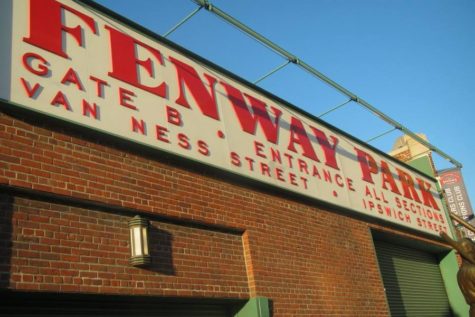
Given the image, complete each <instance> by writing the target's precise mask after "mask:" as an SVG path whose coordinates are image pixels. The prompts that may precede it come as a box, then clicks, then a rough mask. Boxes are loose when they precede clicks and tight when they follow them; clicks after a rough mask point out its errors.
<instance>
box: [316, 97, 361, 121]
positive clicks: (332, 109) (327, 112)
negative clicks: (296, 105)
mask: <svg viewBox="0 0 475 317" xmlns="http://www.w3.org/2000/svg"><path fill="white" fill-rule="evenodd" d="M351 101H353V100H351V99H350V100H347V101H345V102H344V103H342V104H340V105H338V106H336V107H333V108H331V109H330V110H327V111H325V112H324V113H321V114H319V115H318V116H317V117H319V118H321V117H323V116H325V115H327V114H329V113H330V112H333V111H335V110H337V109H340V108H341V107H343V106H344V105H346V104H348V103H349V102H351Z"/></svg>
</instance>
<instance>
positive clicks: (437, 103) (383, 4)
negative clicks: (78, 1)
mask: <svg viewBox="0 0 475 317" xmlns="http://www.w3.org/2000/svg"><path fill="white" fill-rule="evenodd" d="M97 2H99V3H100V4H102V5H104V6H106V7H108V8H110V9H112V10H113V11H116V12H118V13H119V14H121V15H124V16H126V17H127V18H129V19H131V20H133V21H135V22H137V23H139V24H141V25H143V26H145V27H146V28H148V29H150V30H152V31H154V32H156V33H158V34H162V35H163V34H164V33H166V32H167V31H168V30H170V29H171V28H172V27H173V26H174V25H175V24H176V23H178V22H179V21H180V20H181V19H182V18H183V17H185V16H187V15H188V14H189V13H190V12H192V11H193V10H194V9H196V8H197V6H196V5H195V4H194V3H193V2H192V1H191V0H134V1H133V2H131V1H126V0H98V1H97ZM210 2H211V3H212V4H213V5H215V6H217V7H218V8H220V9H221V10H223V11H225V12H227V13H228V14H230V15H232V16H233V17H235V18H237V19H238V20H240V21H241V22H243V23H245V24H246V25H248V26H250V27H251V28H253V29H254V30H256V31H257V32H259V33H261V34H262V35H264V36H266V37H267V38H269V39H271V40H272V41H274V42H275V43H277V44H279V45H280V46H281V47H284V48H285V49H286V50H287V51H289V52H291V53H293V54H294V55H296V56H298V57H299V58H300V59H302V60H303V61H305V62H306V63H308V64H310V65H312V66H313V67H315V68H316V69H318V70H319V71H321V72H323V73H324V74H325V75H327V76H328V77H330V78H331V79H333V80H334V81H336V82H337V83H339V84H341V85H343V86H344V87H345V88H347V89H348V90H350V91H352V92H353V93H355V94H356V95H358V96H359V97H361V98H363V99H365V100H366V101H368V102H369V103H371V104H372V105H374V106H376V107H377V108H378V109H379V110H381V111H383V112H384V113H386V114H387V115H389V116H390V117H392V118H393V119H395V120H396V121H399V122H400V123H402V124H403V125H404V126H406V127H408V128H409V129H411V130H412V131H414V132H420V133H424V134H426V135H427V137H428V138H429V141H430V142H431V143H432V144H434V145H435V146H437V147H438V148H440V149H441V150H443V151H444V152H446V153H447V154H449V155H451V156H452V157H454V158H455V159H456V160H458V161H459V162H461V163H462V164H463V166H464V167H463V169H462V171H463V175H464V178H465V184H466V186H467V189H468V192H469V196H470V199H471V202H472V206H473V204H475V160H474V159H473V156H474V154H475V133H474V131H475V128H474V126H475V120H474V117H475V1H473V0H411V1H409V0H359V1H351V0H300V1H283V0H239V1H229V0H227V1H226V0H210ZM132 4H133V5H132ZM168 38H169V39H170V40H172V41H174V42H176V43H178V44H179V45H181V46H183V47H185V48H187V49H189V50H191V51H193V52H195V53H197V54H198V55H201V56H203V57H204V58H206V59H209V60H211V61H212V62H214V63H216V64H218V65H220V66H222V67H224V68H226V69H228V70H230V71H232V72H234V73H236V74H238V75H239V76H241V77H244V78H245V79H247V80H249V81H254V80H256V79H258V78H260V77H261V76H262V75H264V74H266V73H267V72H269V71H270V70H272V69H274V68H275V67H277V66H279V65H281V64H282V63H284V62H285V60H284V59H282V58H281V57H280V56H278V55H277V54H275V53H273V52H272V51H270V50H269V49H267V48H265V47H264V46H262V45H261V44H259V43H257V42H256V41H255V40H253V39H251V38H249V37H248V36H247V35H245V34H244V33H242V32H240V31H239V30H237V29H236V28H234V27H232V26H230V25H229V24H227V23H226V22H224V21H223V20H221V19H219V18H218V17H216V16H214V15H212V14H211V13H209V12H207V11H206V10H201V11H200V12H199V13H198V14H196V15H195V16H194V17H193V18H192V19H191V20H189V21H188V22H187V23H186V24H185V25H183V26H182V27H180V28H179V29H178V30H177V31H175V32H174V33H172V34H171V35H170V36H169V37H168ZM259 86H261V87H263V88H264V89H266V90H269V91H270V92H272V93H274V94H276V95H278V96H279V97H282V98H284V99H286V100H288V101H289V102H291V103H293V104H294V105H296V106H298V107H300V108H302V109H304V110H305V111H307V112H309V113H312V114H314V115H319V114H321V113H323V112H325V111H326V110H328V109H331V108H333V107H334V106H336V105H338V104H341V103H342V102H344V101H346V100H347V99H348V98H347V97H345V96H344V95H341V94H340V93H338V92H337V91H336V90H334V89H333V88H331V87H329V86H328V85H326V84H324V83H322V82H321V81H319V80H318V79H315V78H314V77H312V76H310V75H309V74H308V73H306V72H304V71H302V70H301V69H298V68H297V67H296V66H295V65H292V64H291V65H288V66H286V67H285V68H284V69H282V70H280V71H279V72H278V73H276V74H275V75H273V76H272V77H269V78H267V79H265V80H264V81H262V82H260V83H259ZM323 119H324V120H326V121H328V122H329V123H331V124H333V125H335V126H336V127H338V128H340V129H342V130H344V131H346V132H348V133H350V134H352V135H355V136H356V137H358V138H360V139H362V140H368V139H370V138H372V137H374V136H377V135H379V134H380V133H383V132H385V131H387V130H389V129H390V128H391V127H390V126H389V125H387V124H386V123H384V122H383V121H381V120H380V119H378V118H376V117H374V116H373V115H371V114H369V112H368V111H367V110H365V109H363V108H362V107H361V106H359V105H357V104H355V103H350V104H348V105H347V106H345V107H344V108H341V109H339V110H337V111H335V112H332V113H331V114H329V115H327V116H325V117H323ZM400 135H401V134H400V133H399V132H397V131H395V132H392V133H390V134H388V135H386V136H384V137H382V138H379V139H377V140H376V141H373V142H371V144H372V145H373V146H375V147H377V148H379V149H380V150H382V151H389V150H390V149H391V148H392V145H393V143H394V141H395V140H396V138H397V137H399V136H400ZM434 159H435V163H436V167H437V168H438V169H445V168H450V167H453V165H451V164H450V163H448V162H447V161H446V160H444V159H441V158H440V157H439V156H438V155H434Z"/></svg>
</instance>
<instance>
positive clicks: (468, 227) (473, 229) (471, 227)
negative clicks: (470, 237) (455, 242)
mask: <svg viewBox="0 0 475 317" xmlns="http://www.w3.org/2000/svg"><path fill="white" fill-rule="evenodd" d="M449 215H450V218H452V219H453V220H455V221H457V222H459V223H461V224H462V226H464V227H465V228H467V229H468V230H470V231H472V232H473V233H475V227H474V226H472V225H471V224H469V223H468V222H466V221H465V220H464V219H463V218H462V217H459V216H457V215H456V214H454V213H451V212H449Z"/></svg>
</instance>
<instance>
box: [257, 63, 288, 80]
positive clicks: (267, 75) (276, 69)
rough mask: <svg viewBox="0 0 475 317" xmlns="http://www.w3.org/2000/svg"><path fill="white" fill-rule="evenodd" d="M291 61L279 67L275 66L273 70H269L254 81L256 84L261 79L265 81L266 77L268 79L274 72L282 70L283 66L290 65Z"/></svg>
mask: <svg viewBox="0 0 475 317" xmlns="http://www.w3.org/2000/svg"><path fill="white" fill-rule="evenodd" d="M289 63H290V61H287V62H285V63H284V64H282V65H279V66H278V67H276V68H274V69H273V70H271V71H270V72H268V73H267V74H265V75H264V76H262V77H261V78H259V79H258V80H256V81H255V82H254V84H257V83H259V82H261V81H263V80H264V79H266V78H267V77H269V76H270V75H273V74H274V73H276V72H278V71H279V70H281V69H282V68H284V67H285V66H287V65H289Z"/></svg>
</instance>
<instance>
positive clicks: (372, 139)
mask: <svg viewBox="0 0 475 317" xmlns="http://www.w3.org/2000/svg"><path fill="white" fill-rule="evenodd" d="M394 130H397V129H396V128H392V129H390V130H388V131H385V132H383V133H381V134H378V135H377V136H374V137H372V138H371V139H369V140H367V141H366V143H369V142H371V141H374V140H376V139H379V138H380V137H383V136H385V135H386V134H389V133H391V132H393V131H394Z"/></svg>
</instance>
